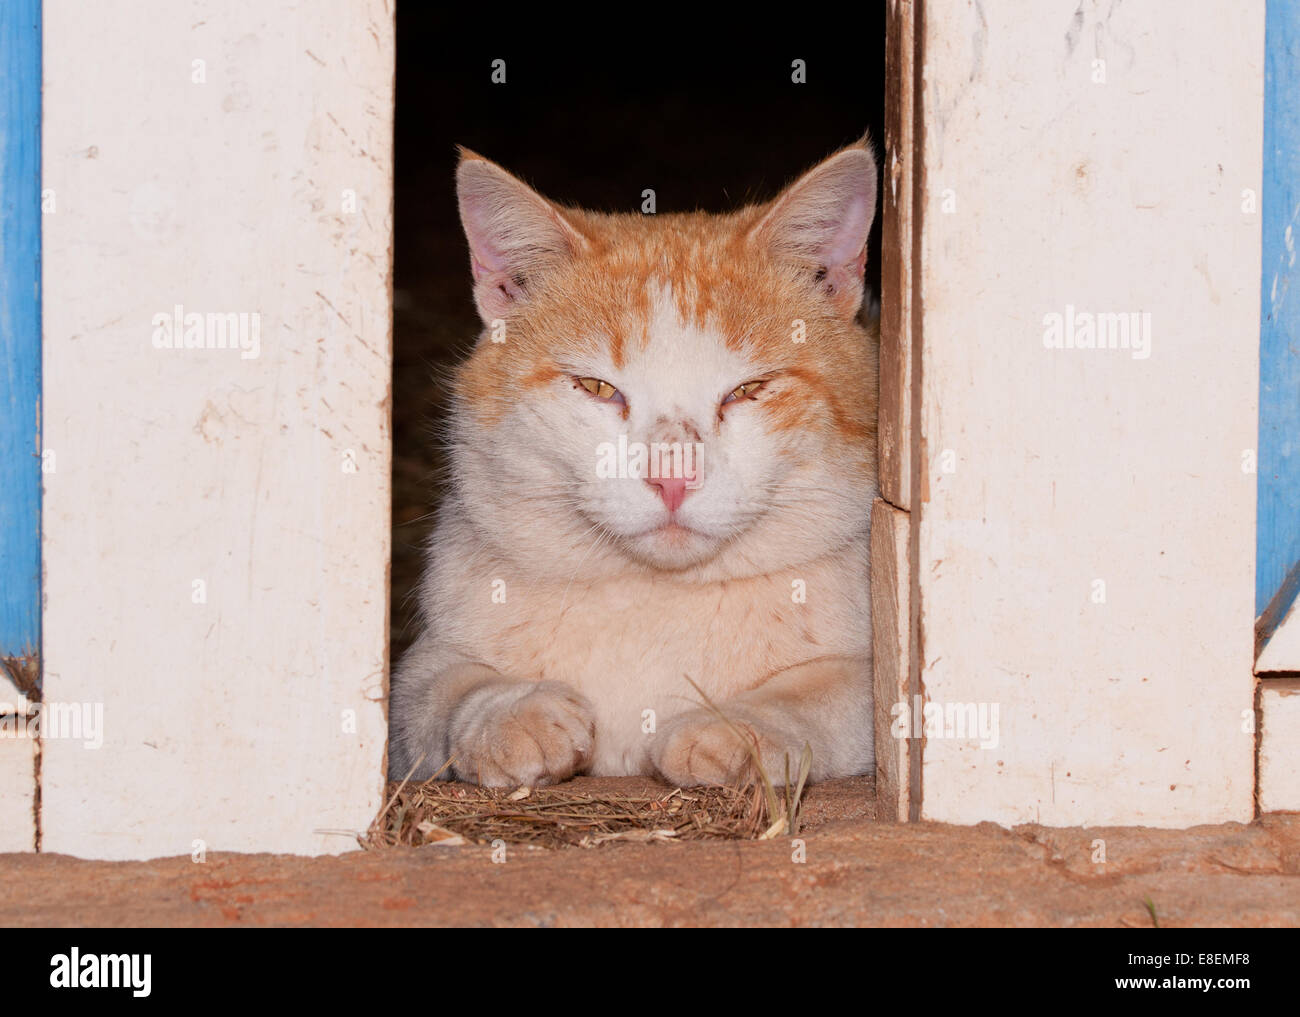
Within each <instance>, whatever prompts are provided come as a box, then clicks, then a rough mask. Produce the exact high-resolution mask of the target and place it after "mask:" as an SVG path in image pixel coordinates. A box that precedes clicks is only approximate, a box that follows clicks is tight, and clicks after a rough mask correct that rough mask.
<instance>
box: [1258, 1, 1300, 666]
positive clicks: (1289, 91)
mask: <svg viewBox="0 0 1300 1017" xmlns="http://www.w3.org/2000/svg"><path fill="white" fill-rule="evenodd" d="M1298 93H1300V6H1297V5H1296V4H1286V3H1270V4H1268V13H1267V16H1266V25H1265V54H1264V188H1263V199H1262V200H1263V207H1262V210H1263V276H1262V279H1261V286H1260V337H1259V359H1260V363H1259V509H1258V517H1257V518H1258V523H1257V536H1256V541H1257V544H1256V553H1257V556H1258V565H1257V572H1256V576H1255V610H1256V611H1257V612H1259V613H1261V614H1263V613H1266V612H1269V611H1271V613H1272V614H1273V615H1274V616H1275V618H1276V619H1280V618H1282V617H1283V616H1285V615H1286V613H1287V612H1288V611H1289V610H1290V608H1291V605H1292V604H1293V603H1294V601H1295V596H1296V590H1297V588H1300V584H1296V583H1294V582H1293V583H1291V584H1289V585H1288V584H1287V583H1286V582H1285V580H1286V577H1287V576H1288V574H1292V573H1294V571H1295V570H1296V569H1297V568H1298V567H1300V443H1298V441H1297V436H1300V345H1298V342H1300V267H1297V265H1296V244H1297V242H1300V237H1297V234H1298V233H1300V108H1297V105H1296V95H1297V94H1298ZM1293 285H1294V286H1296V287H1297V292H1296V293H1294V294H1293V293H1292V292H1291V287H1292V286H1293ZM1275 641H1276V637H1275ZM1266 652H1267V651H1266ZM1269 657H1270V663H1269V665H1268V666H1269V668H1270V669H1275V670H1288V671H1296V672H1300V633H1293V634H1292V635H1291V636H1290V637H1289V638H1288V639H1286V640H1284V641H1283V642H1282V643H1280V644H1279V645H1277V646H1275V647H1273V649H1272V652H1271V653H1270V654H1269Z"/></svg>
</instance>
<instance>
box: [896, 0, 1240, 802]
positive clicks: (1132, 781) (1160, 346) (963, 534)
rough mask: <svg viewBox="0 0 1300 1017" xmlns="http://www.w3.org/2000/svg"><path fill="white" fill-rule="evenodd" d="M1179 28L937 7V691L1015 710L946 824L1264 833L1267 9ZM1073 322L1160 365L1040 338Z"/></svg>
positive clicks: (946, 749) (933, 101)
mask: <svg viewBox="0 0 1300 1017" xmlns="http://www.w3.org/2000/svg"><path fill="white" fill-rule="evenodd" d="M1184 14H1185V11H1184V10H1183V5H1182V4H1180V3H1178V2H1176V0H1152V2H1149V3H1144V4H1123V5H1120V4H1106V5H1091V4H1085V5H1082V6H1080V5H1079V4H1078V3H1077V0H1045V2H1043V3H1035V4H1031V5H1024V4H1007V5H1001V4H983V5H979V4H975V3H964V2H950V3H941V4H930V5H927V6H926V18H925V25H926V29H925V31H926V34H925V40H924V46H925V52H924V68H923V74H924V82H925V93H924V107H925V116H926V136H925V153H924V154H925V169H924V172H925V180H926V194H927V204H926V206H925V209H924V222H923V227H922V229H923V248H924V279H923V315H924V318H923V328H922V332H923V343H924V352H923V368H922V375H923V389H922V393H921V400H922V413H923V424H922V434H923V440H924V445H923V457H924V462H925V470H924V474H923V484H924V487H925V489H924V490H923V491H921V492H919V499H920V506H921V508H920V545H919V555H920V558H919V560H920V563H921V564H920V570H919V572H920V575H919V582H920V584H921V591H920V597H921V605H922V611H923V626H922V631H923V636H924V643H923V662H924V666H923V671H922V679H923V684H924V688H925V693H926V697H927V700H928V701H930V702H932V703H934V704H936V705H938V706H941V707H945V708H946V707H950V706H955V705H957V704H972V705H974V706H976V707H978V706H979V705H980V704H983V705H984V707H985V709H986V711H989V713H988V716H990V717H991V711H992V709H993V708H997V710H998V711H999V731H998V733H997V738H996V746H995V747H981V742H980V740H977V739H972V738H969V737H968V738H953V737H927V739H926V742H925V747H924V763H923V788H924V791H923V794H924V801H923V805H922V812H923V817H924V818H927V819H934V820H942V821H949V822H958V823H973V822H978V821H980V820H995V821H998V822H1001V823H1007V824H1011V823H1020V822H1026V821H1032V822H1041V823H1046V824H1128V823H1135V824H1146V825H1153V826H1190V825H1193V824H1198V823H1210V822H1222V821H1227V820H1247V819H1249V818H1250V816H1251V815H1252V810H1253V803H1252V788H1253V779H1252V778H1253V739H1252V738H1251V737H1250V735H1249V734H1247V733H1245V732H1243V730H1242V728H1243V725H1242V723H1241V717H1242V715H1243V711H1248V710H1249V709H1251V708H1252V706H1253V701H1252V685H1251V671H1252V664H1253V642H1252V639H1253V633H1252V622H1253V615H1254V611H1253V596H1254V591H1253V582H1254V573H1253V562H1254V495H1255V491H1254V479H1255V478H1254V476H1253V475H1252V474H1249V473H1244V472H1243V471H1242V469H1241V462H1242V453H1243V450H1248V449H1252V448H1253V447H1254V445H1255V431H1256V412H1257V406H1256V398H1257V386H1258V359H1257V355H1258V343H1257V336H1258V318H1259V278H1260V227H1259V216H1258V213H1257V212H1255V211H1245V210H1244V207H1243V192H1247V191H1249V192H1253V193H1254V194H1255V195H1256V196H1257V195H1258V193H1259V187H1260V179H1261V121H1262V110H1261V103H1262V82H1263V67H1262V58H1263V4H1262V3H1260V2H1252V3H1247V4H1239V5H1234V6H1232V7H1231V8H1228V7H1223V8H1218V9H1216V8H1213V7H1205V8H1200V9H1198V11H1197V16H1196V17H1195V18H1192V19H1189V18H1187V17H1185V16H1183V15H1184ZM1097 61H1104V64H1099V63H1097ZM1099 71H1104V81H1098V80H1096V79H1097V77H1098V76H1099V75H1098V72H1099ZM1256 207H1257V205H1256ZM1069 307H1073V308H1075V309H1077V310H1078V311H1087V312H1090V313H1126V312H1149V313H1150V315H1151V317H1150V322H1151V326H1150V328H1151V346H1150V351H1149V356H1143V351H1142V350H1141V349H1140V348H1139V349H1137V350H1134V349H1106V350H1098V349H1049V348H1046V347H1045V344H1044V331H1045V321H1046V320H1047V319H1046V315H1048V314H1051V313H1057V314H1061V315H1062V316H1064V315H1065V314H1066V313H1067V308H1069ZM916 495H917V492H914V497H915V496H916ZM1098 583H1104V595H1105V600H1104V603H1098V602H1094V597H1096V596H1098V595H1100V593H1101V590H1102V588H1101V587H1100V586H1099V585H1097V584H1098ZM953 733H956V732H955V731H954V732H953ZM985 740H986V741H987V739H985Z"/></svg>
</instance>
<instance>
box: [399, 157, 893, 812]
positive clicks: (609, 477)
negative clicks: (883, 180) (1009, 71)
mask: <svg viewBox="0 0 1300 1017" xmlns="http://www.w3.org/2000/svg"><path fill="white" fill-rule="evenodd" d="M460 156H461V157H460V163H459V166H458V168H457V172H456V181H457V196H458V200H459V206H460V214H461V221H462V225H463V227H464V231H465V235H466V238H467V239H468V242H469V251H470V267H471V272H472V279H473V292H474V301H475V304H476V306H477V308H478V311H479V314H480V316H481V317H482V319H483V323H484V329H483V332H482V334H481V336H480V337H479V340H478V343H477V345H476V347H475V349H474V350H473V352H472V354H471V355H470V356H469V357H468V359H467V360H466V361H465V362H464V363H463V364H462V365H461V366H460V367H459V369H458V371H457V374H456V378H455V382H454V385H453V397H452V403H451V413H450V420H449V430H448V453H449V455H448V462H449V464H450V474H449V493H448V494H447V496H446V497H445V499H444V502H443V504H442V505H441V506H440V510H439V514H438V522H437V525H436V527H435V531H434V534H433V537H432V540H431V544H430V548H429V556H428V564H427V571H426V575H425V578H424V581H423V584H422V586H421V589H420V593H419V596H420V611H421V620H422V625H423V631H422V633H421V635H420V636H419V637H418V639H417V640H416V642H415V643H414V644H412V646H411V648H410V649H409V650H408V651H407V653H406V654H405V656H404V657H403V659H402V661H401V664H400V666H399V667H398V668H397V670H396V672H395V674H394V676H393V683H392V696H391V738H390V745H389V760H390V767H389V773H390V777H391V778H392V779H395V780H401V779H404V778H407V777H411V778H413V779H416V780H424V779H427V778H429V777H430V776H433V775H438V776H440V777H442V778H443V779H451V778H453V777H454V778H457V779H460V780H465V781H471V782H476V783H479V784H482V785H487V786H501V787H507V786H518V785H528V786H541V785H546V784H552V783H556V782H558V781H562V780H565V779H567V778H569V777H571V776H574V775H576V774H580V773H587V774H592V775H596V776H605V775H631V774H645V775H658V776H660V777H662V778H663V779H665V780H667V781H668V782H670V783H672V784H675V785H679V786H690V785H699V784H728V785H732V786H738V785H739V784H740V783H742V782H744V781H746V780H748V779H750V778H752V777H753V776H754V769H753V764H752V758H753V757H752V756H751V750H753V751H756V752H757V753H758V755H759V759H760V760H761V765H762V766H763V768H764V769H765V770H766V771H767V772H768V774H769V775H770V776H772V777H773V779H777V780H778V782H780V781H782V780H784V775H785V773H786V769H785V767H786V759H787V757H788V758H789V760H790V766H791V768H792V769H797V767H798V765H799V762H800V757H801V754H802V753H803V751H804V747H805V745H806V746H808V747H809V748H810V749H811V754H812V764H811V772H810V775H809V776H810V779H811V780H813V781H817V780H822V779H826V778H829V777H836V776H847V775H853V774H863V773H870V772H871V771H872V769H873V766H874V752H873V725H872V688H871V627H870V606H869V605H870V599H869V589H868V583H869V573H868V536H869V535H868V530H869V524H870V506H871V503H872V499H873V498H874V497H875V494H876V489H877V484H876V469H875V458H876V401H877V390H876V386H877V374H876V339H875V337H874V335H873V334H872V333H871V332H869V331H868V328H867V327H864V326H863V325H862V324H861V323H860V322H859V320H858V312H859V308H860V305H861V303H862V299H863V288H864V283H863V274H864V269H865V264H866V243H867V235H868V232H869V230H870V229H871V224H872V221H873V219H874V217H875V211H876V162H875V157H874V155H873V154H872V151H871V148H870V147H869V142H868V141H867V140H866V139H864V140H863V141H861V142H859V143H857V144H855V145H851V146H849V147H847V148H844V149H842V150H840V151H838V152H836V153H835V154H834V155H832V156H830V157H829V158H827V159H826V160H824V161H823V162H821V163H819V164H818V165H817V166H815V167H814V168H813V169H811V170H809V171H808V172H807V173H805V174H804V175H803V176H801V177H800V178H798V179H797V180H796V181H795V182H794V183H793V184H791V185H789V186H788V187H787V188H786V189H785V190H784V191H782V192H781V193H780V194H779V195H778V196H777V197H776V198H775V199H774V200H772V201H770V202H768V203H766V204H762V205H752V206H748V207H745V208H742V209H740V210H739V211H735V212H732V213H728V214H722V215H713V214H706V213H702V212H694V213H688V214H660V215H639V214H631V215H627V214H623V215H619V214H600V213H595V212H590V211H586V210H582V209H577V208H569V207H562V206H559V205H557V204H554V203H552V202H551V201H549V200H547V199H546V198H544V197H542V196H541V195H540V194H538V193H537V192H536V191H534V190H532V189H531V188H530V187H528V185H526V184H525V183H523V182H522V181H520V180H519V179H517V178H516V177H514V176H512V175H511V174H509V173H508V172H507V171H506V170H504V169H502V168H501V167H500V166H498V165H496V164H495V163H493V162H490V161H489V160H487V159H485V158H483V157H481V156H479V155H477V154H475V153H473V152H470V151H468V150H466V149H461V150H460ZM647 447H651V448H652V447H658V448H660V449H661V450H666V449H668V448H674V447H675V448H677V449H678V450H679V451H680V452H681V454H680V455H677V454H674V456H669V455H668V454H666V452H665V454H664V455H662V456H661V457H660V465H659V467H658V468H657V469H656V468H652V467H648V466H647V465H646V461H647V459H648V461H649V462H650V463H653V462H654V461H655V460H654V457H652V456H650V457H647V456H645V455H640V456H639V455H638V454H637V452H636V450H643V449H646V448H647ZM629 449H631V450H632V451H630V452H629V451H628V450H629ZM688 452H694V453H697V454H695V455H690V454H688ZM624 460H626V462H624ZM663 462H671V463H672V464H675V467H678V468H673V469H665V468H664V467H663V465H662V464H663ZM692 683H695V684H694V685H693V684H692ZM701 693H702V694H703V695H701ZM705 697H707V700H706V698H705ZM709 704H712V705H713V707H714V709H710V706H709ZM719 714H721V716H720V715H719ZM746 743H748V745H747V744H746Z"/></svg>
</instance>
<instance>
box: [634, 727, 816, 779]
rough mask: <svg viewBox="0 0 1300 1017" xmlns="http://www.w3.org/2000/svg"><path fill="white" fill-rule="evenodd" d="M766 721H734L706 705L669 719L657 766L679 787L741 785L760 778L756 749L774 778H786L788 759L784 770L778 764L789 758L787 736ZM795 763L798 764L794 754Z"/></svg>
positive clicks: (658, 748)
mask: <svg viewBox="0 0 1300 1017" xmlns="http://www.w3.org/2000/svg"><path fill="white" fill-rule="evenodd" d="M787 740H788V739H784V738H783V737H781V736H780V735H779V734H778V733H777V732H774V731H770V730H768V729H766V728H765V727H763V726H762V725H761V724H758V723H755V722H752V721H749V720H741V719H736V718H729V721H724V720H722V719H719V718H718V717H717V716H715V715H713V714H711V713H708V712H705V711H703V710H700V711H696V712H694V713H690V714H686V715H684V716H682V717H678V718H675V719H674V720H673V721H671V722H669V724H668V725H667V726H666V728H665V729H663V730H662V731H661V737H660V738H659V739H658V740H657V744H656V746H655V748H654V750H653V759H654V764H655V767H656V768H657V769H658V770H659V772H660V773H661V774H662V775H663V777H664V778H665V779H666V780H667V781H669V783H672V784H677V785H679V786H685V787H689V786H692V785H696V784H722V785H727V786H730V787H740V786H743V785H744V784H746V783H748V782H750V781H751V780H754V779H755V778H757V776H758V773H757V770H756V768H755V765H754V758H753V756H754V753H757V755H758V757H759V759H760V760H761V761H762V765H763V768H764V769H765V770H766V771H767V775H768V777H769V778H770V779H771V780H772V781H773V782H774V783H780V782H781V781H782V780H784V773H785V771H784V762H782V763H781V765H782V770H781V772H780V774H778V773H777V772H776V771H775V770H774V769H773V767H774V766H775V765H776V763H777V761H778V760H783V759H784V756H785V754H786V752H787V751H788V750H787V748H786V741H787ZM791 762H792V765H798V757H797V756H793V757H792V759H791Z"/></svg>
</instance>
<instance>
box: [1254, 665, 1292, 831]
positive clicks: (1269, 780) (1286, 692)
mask: <svg viewBox="0 0 1300 1017" xmlns="http://www.w3.org/2000/svg"><path fill="white" fill-rule="evenodd" d="M1259 712H1260V732H1259V734H1260V737H1259V810H1260V811H1261V812H1300V766H1296V746H1300V681H1297V680H1295V679H1286V680H1276V679H1265V680H1264V681H1262V682H1260V694H1259Z"/></svg>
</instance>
